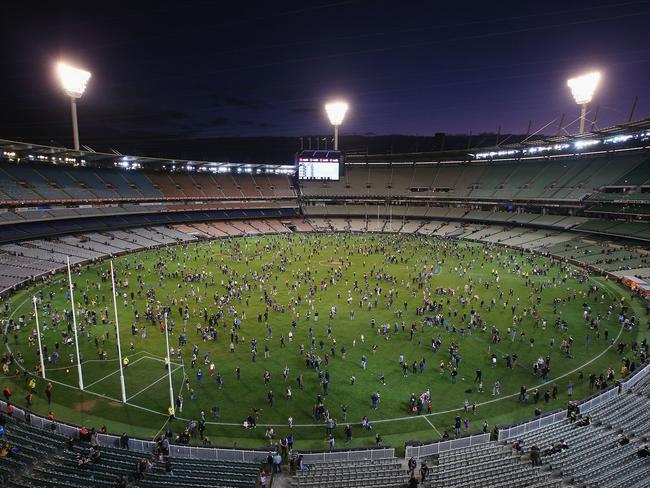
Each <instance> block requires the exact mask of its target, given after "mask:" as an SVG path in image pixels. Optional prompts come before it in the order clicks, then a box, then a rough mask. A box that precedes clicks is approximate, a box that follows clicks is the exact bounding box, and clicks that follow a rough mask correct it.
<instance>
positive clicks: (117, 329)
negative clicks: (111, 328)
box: [111, 260, 126, 403]
mask: <svg viewBox="0 0 650 488" xmlns="http://www.w3.org/2000/svg"><path fill="white" fill-rule="evenodd" d="M111 284H112V285H113V308H114V309H115V335H116V337H117V356H118V361H119V363H120V388H121V390H122V403H126V388H125V386H124V369H123V368H122V346H121V344H120V321H119V319H118V318H117V297H116V293H115V271H114V270H113V260H111Z"/></svg>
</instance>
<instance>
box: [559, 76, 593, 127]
mask: <svg viewBox="0 0 650 488" xmlns="http://www.w3.org/2000/svg"><path fill="white" fill-rule="evenodd" d="M599 81H600V73H599V72H598V71H594V72H592V73H587V74H584V75H582V76H577V77H575V78H571V79H570V80H568V81H567V85H568V86H569V88H571V93H572V94H573V98H574V99H575V101H576V103H577V104H578V105H580V107H581V111H580V134H582V133H584V131H585V118H586V117H587V104H588V103H589V102H591V99H592V98H593V96H594V92H595V91H596V87H597V86H598V82H599Z"/></svg>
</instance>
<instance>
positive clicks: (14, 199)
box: [0, 163, 296, 205]
mask: <svg viewBox="0 0 650 488" xmlns="http://www.w3.org/2000/svg"><path fill="white" fill-rule="evenodd" d="M295 197H296V191H295V190H294V188H293V186H292V184H291V182H290V180H289V178H288V177H287V176H283V175H266V174H263V175H262V174H261V175H256V176H254V175H252V174H244V173H242V174H220V175H212V174H208V173H197V174H189V173H153V172H150V173H145V172H139V171H124V170H118V169H108V168H72V167H55V166H51V165H45V164H13V163H12V164H4V165H3V166H2V168H0V201H2V203H4V204H8V205H16V204H18V203H20V202H35V201H40V202H55V201H58V202H61V201H65V202H74V201H83V202H88V201H93V200H129V199H132V200H144V199H148V200H160V199H169V198H172V199H196V198H198V199H233V198H236V199H241V198H245V199H251V198H259V199H263V198H295Z"/></svg>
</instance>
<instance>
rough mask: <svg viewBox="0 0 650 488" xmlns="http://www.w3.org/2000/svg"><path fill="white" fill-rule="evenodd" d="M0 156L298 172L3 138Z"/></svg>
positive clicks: (281, 167)
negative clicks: (103, 151) (79, 149)
mask: <svg viewBox="0 0 650 488" xmlns="http://www.w3.org/2000/svg"><path fill="white" fill-rule="evenodd" d="M0 157H2V158H4V159H10V160H13V161H22V162H28V161H34V162H41V163H45V164H48V163H49V164H60V165H70V166H90V167H118V168H124V169H148V170H166V171H211V172H214V173H228V172H234V173H281V174H288V173H293V172H294V171H295V167H294V165H287V164H272V163H269V164H251V163H232V162H225V161H196V160H188V159H178V158H155V157H148V156H130V155H124V154H121V153H119V152H117V151H115V152H114V153H102V152H96V151H92V150H85V151H75V150H74V149H71V148H67V147H58V146H44V145H41V144H30V143H27V142H19V141H10V140H7V139H0Z"/></svg>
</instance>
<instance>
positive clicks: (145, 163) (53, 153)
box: [0, 119, 650, 174]
mask: <svg viewBox="0 0 650 488" xmlns="http://www.w3.org/2000/svg"><path fill="white" fill-rule="evenodd" d="M608 141H609V142H613V143H615V144H616V146H615V147H614V148H619V147H620V148H623V147H629V146H630V145H631V146H646V145H647V144H648V143H647V141H650V119H643V120H639V121H637V122H631V123H628V124H621V125H616V126H612V127H607V128H605V129H598V130H594V131H591V132H587V133H585V134H581V135H570V134H566V135H561V136H551V137H543V136H542V137H540V136H536V137H535V138H534V139H532V138H531V139H530V140H528V141H524V142H520V143H517V144H508V145H498V146H494V147H491V148H490V147H488V148H485V147H483V148H477V149H467V150H462V151H459V150H454V151H438V152H419V153H402V154H376V155H355V154H350V155H348V156H347V157H346V164H388V163H390V164H427V163H441V162H449V163H454V162H455V163H458V162H470V161H473V160H481V159H482V160H493V159H512V158H520V157H535V156H542V155H550V154H558V153H571V154H573V153H577V152H583V151H585V150H595V149H596V148H595V146H597V145H599V144H600V145H602V144H606V143H607V142H608ZM600 149H601V150H602V147H601V148H600ZM607 149H610V147H608V148H607ZM0 157H1V158H4V159H9V160H13V161H34V162H42V163H46V164H47V163H49V164H61V165H77V166H92V167H118V168H124V169H147V170H164V171H210V172H214V173H233V172H234V173H270V174H273V173H280V174H291V173H294V172H295V170H296V167H295V165H293V164H272V163H268V164H251V163H233V162H224V161H221V162H219V161H197V160H187V159H177V158H156V157H147V156H132V155H124V154H121V153H119V152H118V151H114V152H113V153H102V152H96V151H93V150H90V149H89V148H88V150H84V151H75V150H74V149H71V148H66V147H58V146H44V145H40V144H30V143H26V142H19V141H10V140H6V139H0Z"/></svg>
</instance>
